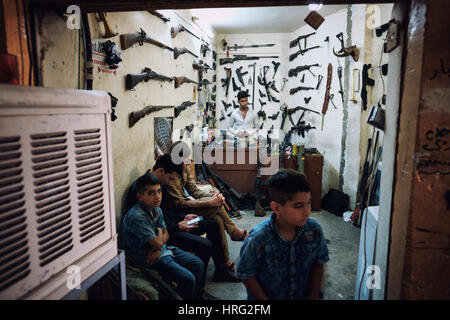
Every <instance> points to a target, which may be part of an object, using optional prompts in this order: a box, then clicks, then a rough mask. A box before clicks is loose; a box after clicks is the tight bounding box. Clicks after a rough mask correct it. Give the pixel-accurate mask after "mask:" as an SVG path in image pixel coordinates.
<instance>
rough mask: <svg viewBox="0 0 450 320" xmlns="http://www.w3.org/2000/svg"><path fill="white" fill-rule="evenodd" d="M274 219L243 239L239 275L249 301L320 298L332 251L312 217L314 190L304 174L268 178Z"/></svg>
mask: <svg viewBox="0 0 450 320" xmlns="http://www.w3.org/2000/svg"><path fill="white" fill-rule="evenodd" d="M269 192H270V199H271V203H270V207H271V208H272V210H273V213H272V215H271V217H270V218H268V219H266V220H264V221H263V222H261V223H260V224H259V225H257V226H256V227H255V228H253V230H252V231H251V232H250V233H249V236H248V237H247V238H246V239H245V241H244V243H243V245H242V248H241V253H240V259H239V263H238V265H237V267H236V275H237V276H238V277H239V278H241V279H242V281H243V283H244V285H245V287H246V289H247V294H248V299H249V300H253V299H256V300H266V299H273V300H275V299H279V300H288V299H289V300H293V299H297V300H300V299H318V297H319V289H320V285H321V282H322V276H323V264H325V263H326V262H327V261H328V260H329V259H328V248H327V245H326V242H325V239H324V236H323V233H322V229H321V227H320V225H319V224H318V223H317V222H316V221H315V220H313V219H311V218H309V215H310V214H311V192H310V187H309V184H308V182H307V181H306V179H305V177H304V175H303V174H301V173H299V172H296V171H294V170H290V169H288V170H279V171H278V172H277V173H276V174H275V175H273V176H272V177H270V179H269Z"/></svg>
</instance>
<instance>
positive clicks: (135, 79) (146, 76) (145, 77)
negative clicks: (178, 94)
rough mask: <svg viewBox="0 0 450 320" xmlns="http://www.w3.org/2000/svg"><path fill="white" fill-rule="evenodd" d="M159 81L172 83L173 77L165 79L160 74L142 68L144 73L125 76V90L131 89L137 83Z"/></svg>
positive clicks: (165, 77)
mask: <svg viewBox="0 0 450 320" xmlns="http://www.w3.org/2000/svg"><path fill="white" fill-rule="evenodd" d="M152 79H153V80H160V81H169V82H172V81H173V77H167V76H164V75H162V74H159V73H156V72H154V71H152V69H150V68H144V71H143V72H142V73H139V74H127V76H126V80H125V86H126V88H127V90H131V89H133V88H134V87H135V86H136V85H137V84H138V83H140V82H142V81H145V82H147V81H149V80H152Z"/></svg>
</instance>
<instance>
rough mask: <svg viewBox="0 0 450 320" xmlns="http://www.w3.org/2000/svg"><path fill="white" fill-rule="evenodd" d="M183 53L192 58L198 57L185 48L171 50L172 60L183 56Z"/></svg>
mask: <svg viewBox="0 0 450 320" xmlns="http://www.w3.org/2000/svg"><path fill="white" fill-rule="evenodd" d="M184 53H189V54H191V55H193V56H194V57H196V58H198V56H197V55H196V54H195V53H193V52H192V51H190V50H188V49H186V48H184V47H183V48H181V47H180V48H173V58H174V59H177V58H178V57H179V56H180V55H182V54H184Z"/></svg>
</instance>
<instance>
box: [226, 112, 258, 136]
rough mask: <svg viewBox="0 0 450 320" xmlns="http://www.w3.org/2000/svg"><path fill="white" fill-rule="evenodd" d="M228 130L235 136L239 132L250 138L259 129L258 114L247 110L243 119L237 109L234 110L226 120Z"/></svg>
mask: <svg viewBox="0 0 450 320" xmlns="http://www.w3.org/2000/svg"><path fill="white" fill-rule="evenodd" d="M227 128H228V130H229V131H230V132H231V133H233V134H234V135H236V134H237V133H238V132H239V131H246V132H247V133H248V134H249V135H250V136H252V135H253V134H255V132H256V131H257V130H258V129H259V118H258V114H257V113H256V112H255V111H254V110H250V109H248V110H247V114H246V115H245V119H244V118H243V117H242V114H241V112H240V110H239V109H235V110H234V111H233V113H232V114H231V116H230V118H229V120H228V126H227Z"/></svg>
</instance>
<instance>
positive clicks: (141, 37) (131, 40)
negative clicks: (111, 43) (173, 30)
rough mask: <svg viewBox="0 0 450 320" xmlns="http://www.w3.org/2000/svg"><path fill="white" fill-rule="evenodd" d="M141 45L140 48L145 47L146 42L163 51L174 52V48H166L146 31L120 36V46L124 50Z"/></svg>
mask: <svg viewBox="0 0 450 320" xmlns="http://www.w3.org/2000/svg"><path fill="white" fill-rule="evenodd" d="M136 42H137V43H139V45H140V46H142V45H144V42H146V43H150V44H153V45H155V46H158V47H160V48H162V49H167V50H170V51H173V48H171V47H169V46H166V45H165V44H163V43H161V42H159V41H157V40H155V39H153V38H151V37H149V36H148V35H147V34H146V33H145V31H144V30H142V28H141V31H140V32H138V33H125V34H121V35H120V46H121V48H122V50H126V49H128V48H129V47H131V46H132V45H134V44H135V43H136Z"/></svg>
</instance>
